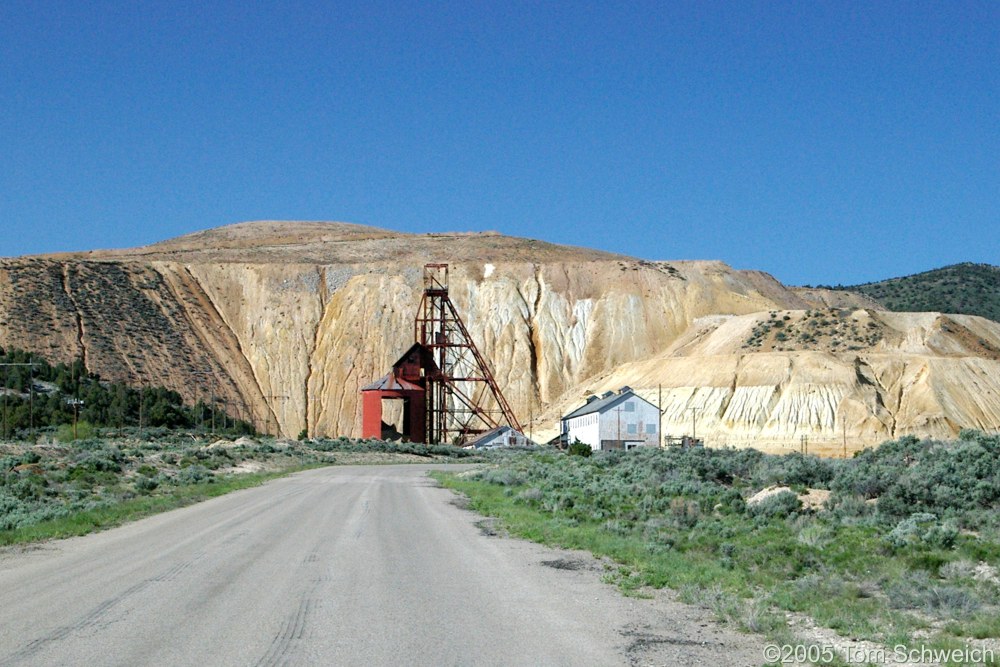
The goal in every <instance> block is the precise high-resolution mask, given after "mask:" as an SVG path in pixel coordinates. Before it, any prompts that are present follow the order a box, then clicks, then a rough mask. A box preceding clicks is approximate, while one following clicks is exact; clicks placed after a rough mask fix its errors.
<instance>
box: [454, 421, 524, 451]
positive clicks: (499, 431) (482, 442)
mask: <svg viewBox="0 0 1000 667" xmlns="http://www.w3.org/2000/svg"><path fill="white" fill-rule="evenodd" d="M537 446H538V445H537V444H536V443H534V442H532V441H531V440H529V439H528V438H527V437H525V435H524V434H523V433H521V432H520V431H515V430H514V429H512V428H511V427H510V426H506V425H504V426H498V427H496V428H495V429H492V430H489V431H487V432H486V433H483V434H482V435H480V436H479V437H478V438H476V439H475V440H473V441H472V442H470V443H469V444H468V445H466V447H475V448H476V449H493V448H494V447H537Z"/></svg>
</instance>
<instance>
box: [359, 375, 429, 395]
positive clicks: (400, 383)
mask: <svg viewBox="0 0 1000 667" xmlns="http://www.w3.org/2000/svg"><path fill="white" fill-rule="evenodd" d="M423 390H424V388H423V387H421V386H420V385H418V384H413V383H412V382H407V381H406V380H404V379H402V378H398V377H396V376H395V375H394V374H393V373H389V374H388V375H385V376H383V377H382V378H381V379H379V380H375V382H372V383H371V384H369V385H366V386H364V387H362V388H361V391H423Z"/></svg>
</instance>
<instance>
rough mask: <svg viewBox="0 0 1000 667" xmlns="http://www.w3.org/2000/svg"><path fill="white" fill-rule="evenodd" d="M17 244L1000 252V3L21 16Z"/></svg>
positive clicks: (402, 6)
mask: <svg viewBox="0 0 1000 667" xmlns="http://www.w3.org/2000/svg"><path fill="white" fill-rule="evenodd" d="M0 160H2V169H0V256H14V255H21V254H28V253H42V252H53V251H60V250H86V249H93V248H114V247H129V246H134V245H143V244H147V243H152V242H155V241H158V240H162V239H165V238H170V237H173V236H177V235H180V234H184V233H188V232H192V231H196V230H199V229H206V228H209V227H216V226H219V225H223V224H228V223H233V222H240V221H245V220H257V219H278V220H293V219H294V220H340V221H348V222H357V223H362V224H368V225H375V226H379V227H386V228H390V229H396V230H402V231H411V232H428V231H455V230H490V229H492V230H497V231H500V232H503V233H506V234H511V235H516V236H529V237H534V238H540V239H544V240H547V241H553V242H557V243H568V244H574V245H583V246H589V247H596V248H601V249H606V250H611V251H616V252H622V253H627V254H630V255H634V256H638V257H643V258H647V259H667V260H669V259H721V260H723V261H725V262H727V263H729V264H731V265H733V266H735V267H737V268H747V269H760V270H764V271H768V272H770V273H772V274H774V275H775V276H776V277H777V278H778V279H779V280H782V281H783V282H786V283H790V284H806V283H810V284H818V283H843V284H851V283H856V282H862V281H869V280H876V279H880V278H885V277H890V276H896V275H905V274H909V273H915V272H918V271H923V270H927V269H930V268H935V267H938V266H942V265H945V264H950V263H954V262H959V261H976V262H987V263H991V264H1000V236H998V233H1000V2H996V1H994V0H987V1H983V2H961V1H943V2H938V3H923V2H900V3H893V2H888V1H878V2H871V3H864V2H823V1H819V0H817V1H809V2H762V3H757V2H744V1H742V0H741V1H727V2H719V3H716V2H708V1H705V0H699V1H697V2H690V3H688V2H678V1H675V0H670V1H668V2H663V1H660V2H650V3H640V2H606V1H599V2H582V1H581V2H539V1H533V2H518V1H512V0H503V1H497V2H475V1H469V0H463V1H460V2H409V1H405V0H396V1H394V2H381V1H380V0H365V1H359V2H353V3H346V2H345V3H341V2H274V3H257V2H245V1H241V2H231V3H230V2H200V1H193V0H169V1H165V2H142V1H139V2H129V1H126V0H121V1H119V2H105V1H102V0H91V1H88V2H74V1H72V0H59V1H56V2H51V1H47V0H30V1H23V0H4V2H2V3H0Z"/></svg>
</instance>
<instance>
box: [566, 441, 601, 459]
mask: <svg viewBox="0 0 1000 667" xmlns="http://www.w3.org/2000/svg"><path fill="white" fill-rule="evenodd" d="M566 453H567V454H569V455H570V456H590V455H592V454H593V453H594V450H593V449H592V448H591V446H590V445H588V444H587V443H585V442H580V441H579V440H574V441H573V444H571V445H570V446H569V449H567V450H566Z"/></svg>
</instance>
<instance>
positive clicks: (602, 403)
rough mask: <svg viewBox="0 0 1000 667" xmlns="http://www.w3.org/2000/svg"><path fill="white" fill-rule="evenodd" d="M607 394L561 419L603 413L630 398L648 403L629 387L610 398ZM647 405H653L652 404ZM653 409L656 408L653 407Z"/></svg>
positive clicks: (623, 388)
mask: <svg viewBox="0 0 1000 667" xmlns="http://www.w3.org/2000/svg"><path fill="white" fill-rule="evenodd" d="M608 393H609V392H605V394H604V396H603V397H602V398H598V399H597V400H592V401H590V402H589V403H586V404H585V405H582V406H580V407H579V408H577V409H576V410H574V411H573V412H571V413H569V414H568V415H566V416H565V417H563V419H573V418H574V417H582V416H583V415H589V414H593V413H595V412H604V411H605V410H608V409H610V408H612V407H614V406H615V405H617V404H618V403H621V402H622V401H627V400H629V399H632V398H637V399H639V400H640V401H645V402H646V403H649V401H647V400H646V399H645V398H643V397H642V396H639V395H638V394H636V393H635V391H634V390H633V389H632V388H631V387H622V391H621V392H620V393H618V394H612V395H611V396H608V395H607V394H608ZM649 404H650V405H653V404H652V403H649ZM653 407H656V406H655V405H653Z"/></svg>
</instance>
